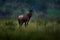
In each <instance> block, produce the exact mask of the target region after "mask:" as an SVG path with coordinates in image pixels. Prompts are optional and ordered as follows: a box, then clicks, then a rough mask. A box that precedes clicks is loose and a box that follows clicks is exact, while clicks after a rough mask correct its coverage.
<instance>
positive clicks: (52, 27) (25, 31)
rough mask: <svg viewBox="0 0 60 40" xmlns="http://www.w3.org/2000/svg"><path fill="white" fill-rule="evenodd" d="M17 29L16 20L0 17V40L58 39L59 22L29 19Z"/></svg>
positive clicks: (59, 34)
mask: <svg viewBox="0 0 60 40" xmlns="http://www.w3.org/2000/svg"><path fill="white" fill-rule="evenodd" d="M18 29H19V25H18V20H14V19H10V20H9V19H0V40H60V24H59V23H58V22H57V20H53V21H51V20H49V19H37V20H30V22H29V25H28V26H27V27H26V28H25V26H24V24H23V26H22V27H21V30H18Z"/></svg>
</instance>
